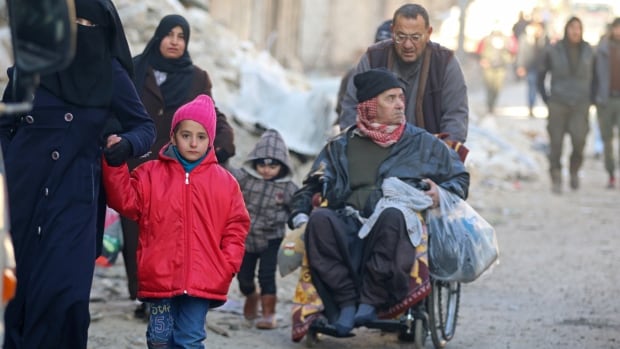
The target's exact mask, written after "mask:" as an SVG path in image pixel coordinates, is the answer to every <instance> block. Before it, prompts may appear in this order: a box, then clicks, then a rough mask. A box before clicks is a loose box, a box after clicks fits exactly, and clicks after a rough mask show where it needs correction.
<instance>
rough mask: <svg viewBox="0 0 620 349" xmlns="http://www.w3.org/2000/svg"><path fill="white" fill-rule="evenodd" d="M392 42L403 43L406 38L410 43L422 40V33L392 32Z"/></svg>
mask: <svg viewBox="0 0 620 349" xmlns="http://www.w3.org/2000/svg"><path fill="white" fill-rule="evenodd" d="M393 37H394V42H395V43H397V44H404V43H405V42H406V41H407V40H411V42H412V43H414V44H417V43H419V42H420V41H422V40H424V34H402V33H398V34H394V35H393Z"/></svg>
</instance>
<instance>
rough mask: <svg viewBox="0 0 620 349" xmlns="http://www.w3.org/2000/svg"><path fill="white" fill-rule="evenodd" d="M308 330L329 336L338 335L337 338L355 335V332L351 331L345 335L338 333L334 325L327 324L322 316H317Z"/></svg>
mask: <svg viewBox="0 0 620 349" xmlns="http://www.w3.org/2000/svg"><path fill="white" fill-rule="evenodd" d="M309 330H310V331H313V332H316V333H323V334H326V335H328V336H331V337H338V338H349V337H355V333H351V332H349V333H347V334H345V335H341V334H339V333H338V331H336V327H334V326H333V325H330V324H328V323H327V321H326V320H325V319H324V318H318V319H316V320H314V321H313V322H312V324H311V325H310V329H309Z"/></svg>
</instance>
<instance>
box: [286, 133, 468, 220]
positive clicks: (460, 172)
mask: <svg viewBox="0 0 620 349" xmlns="http://www.w3.org/2000/svg"><path fill="white" fill-rule="evenodd" d="M356 129H357V127H356V126H353V127H351V128H349V129H347V131H346V132H343V133H341V134H339V135H338V136H336V137H334V138H333V139H332V140H331V141H329V142H328V143H327V145H326V146H325V147H323V150H321V152H320V153H319V155H318V156H317V158H316V160H315V161H314V164H313V165H312V168H311V169H310V172H309V174H308V176H307V177H306V178H305V179H304V182H303V187H302V188H301V189H300V190H298V191H297V192H296V193H295V195H294V197H293V201H292V203H291V210H292V213H291V216H290V217H291V218H292V217H294V216H295V215H297V214H298V213H305V214H308V215H309V214H310V211H311V210H312V198H313V195H314V194H315V193H321V192H322V191H325V193H326V197H325V198H324V199H326V200H327V203H328V207H329V208H332V209H339V208H342V207H344V206H345V203H346V200H347V198H348V197H349V195H350V194H351V192H352V190H351V187H350V184H349V173H348V171H349V164H348V160H347V156H346V151H347V145H348V143H349V139H350V138H351V137H352V134H351V133H352V132H354V130H356ZM388 177H397V178H399V179H401V180H403V181H405V182H409V183H412V184H414V182H416V181H419V180H420V179H424V178H430V179H431V180H433V181H434V182H435V183H437V184H438V185H440V186H441V187H443V188H444V189H447V190H449V191H451V192H453V193H455V194H457V195H458V196H460V197H461V198H463V199H465V198H467V194H468V189H469V173H468V172H467V171H466V170H465V167H464V165H463V163H462V162H461V161H460V160H459V157H458V155H457V154H456V153H455V152H454V151H452V150H451V149H450V148H448V147H447V146H446V144H445V143H444V142H442V141H441V140H439V139H438V138H437V137H435V136H433V135H432V134H430V133H428V132H427V131H425V130H423V129H421V128H419V127H415V126H413V125H411V124H407V126H406V128H405V131H404V133H403V135H402V136H401V138H400V139H399V140H398V142H396V143H395V144H394V145H393V146H391V149H390V153H389V155H388V157H387V159H386V160H385V161H383V163H381V165H380V167H379V169H378V171H377V182H376V187H377V188H381V184H382V183H383V180H384V179H385V178H388ZM380 198H381V189H377V191H376V193H375V194H374V195H371V196H370V198H369V199H368V200H370V201H371V202H369V203H367V204H366V205H365V206H366V207H371V208H374V207H375V206H376V204H377V202H378V201H379V199H380ZM289 225H290V222H289Z"/></svg>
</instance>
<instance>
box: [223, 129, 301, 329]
mask: <svg viewBox="0 0 620 349" xmlns="http://www.w3.org/2000/svg"><path fill="white" fill-rule="evenodd" d="M230 171H231V172H232V173H233V175H234V176H235V177H236V178H237V180H238V181H239V185H240V186H241V190H242V191H243V197H244V199H245V204H246V207H247V209H248V211H249V212H250V217H251V220H252V225H251V228H250V232H249V234H248V237H247V240H246V242H245V255H244V257H243V263H242V264H241V270H240V271H239V274H237V280H238V281H239V288H240V290H241V293H243V295H244V296H246V300H245V305H244V307H243V315H244V316H245V318H246V319H247V320H249V321H253V320H255V319H257V318H258V300H259V295H258V292H257V291H256V284H255V282H254V279H255V275H256V266H257V264H258V282H259V285H260V303H261V306H262V317H261V318H259V319H258V320H257V321H256V327H257V328H259V329H273V328H275V327H276V317H275V308H276V300H277V299H276V267H277V262H278V249H279V247H280V243H281V242H282V239H283V238H284V233H285V227H286V220H287V218H288V215H289V213H290V212H289V208H288V204H289V202H290V201H291V198H292V197H293V193H295V191H296V190H297V189H298V186H297V185H296V184H295V183H293V181H292V171H291V164H290V158H289V152H288V147H287V146H286V144H285V143H284V140H283V139H282V137H281V136H280V134H279V133H278V132H277V131H276V130H267V131H265V132H264V133H263V135H262V136H261V138H260V139H259V140H258V142H257V143H256V145H255V146H254V149H253V150H252V151H251V152H250V153H249V154H248V157H247V160H246V161H245V162H244V163H243V166H242V168H240V169H235V168H231V169H230Z"/></svg>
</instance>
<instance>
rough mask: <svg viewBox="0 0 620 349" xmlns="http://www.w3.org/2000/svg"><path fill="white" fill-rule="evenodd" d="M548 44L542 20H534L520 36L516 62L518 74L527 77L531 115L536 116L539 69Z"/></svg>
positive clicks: (529, 112) (528, 103) (528, 105)
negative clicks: (535, 106)
mask: <svg viewBox="0 0 620 349" xmlns="http://www.w3.org/2000/svg"><path fill="white" fill-rule="evenodd" d="M547 45H549V39H548V38H547V36H546V35H545V28H544V26H543V23H542V22H538V21H532V22H531V23H530V24H528V25H527V27H525V33H524V34H523V35H521V37H519V46H518V47H519V50H518V51H517V59H516V62H515V63H516V65H517V76H518V77H520V78H525V81H526V82H527V108H528V115H529V116H530V117H534V105H535V104H536V95H537V93H538V92H537V84H538V69H539V68H540V66H541V65H542V60H543V57H544V53H545V48H546V47H547Z"/></svg>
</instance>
